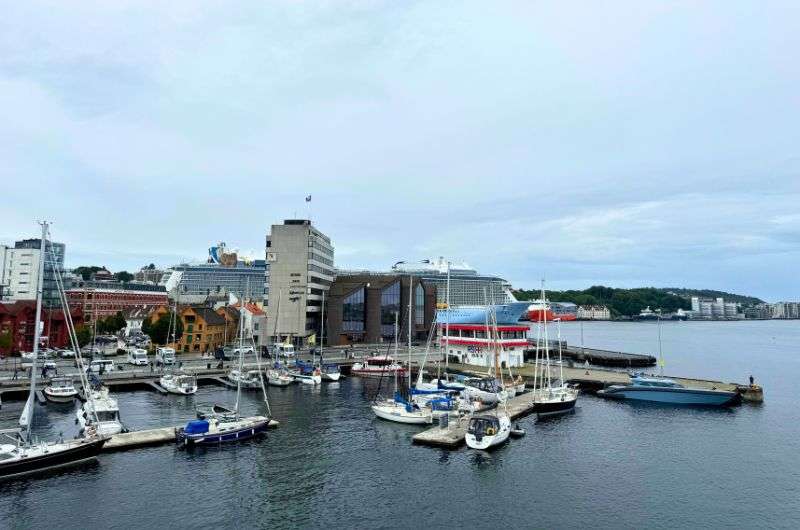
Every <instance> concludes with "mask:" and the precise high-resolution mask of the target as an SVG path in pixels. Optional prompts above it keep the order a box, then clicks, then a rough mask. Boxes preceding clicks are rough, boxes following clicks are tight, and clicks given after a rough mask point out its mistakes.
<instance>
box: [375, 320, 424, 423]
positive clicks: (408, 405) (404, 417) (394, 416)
mask: <svg viewBox="0 0 800 530" xmlns="http://www.w3.org/2000/svg"><path fill="white" fill-rule="evenodd" d="M398 318H399V315H398V313H395V321H394V354H395V357H396V356H397V322H398ZM409 325H410V323H409ZM387 353H388V352H387ZM371 408H372V412H373V413H374V414H375V416H377V417H378V418H381V419H384V420H388V421H393V422H395V423H409V424H416V425H423V424H427V423H433V414H432V413H431V411H430V410H426V409H424V408H422V407H420V406H419V405H417V404H416V403H414V402H413V401H408V400H406V399H405V398H403V397H402V396H401V395H400V392H399V390H398V388H397V372H396V371H395V372H394V397H393V398H391V399H382V400H376V401H375V402H374V403H373V404H372V406H371Z"/></svg>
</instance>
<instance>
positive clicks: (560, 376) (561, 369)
mask: <svg viewBox="0 0 800 530" xmlns="http://www.w3.org/2000/svg"><path fill="white" fill-rule="evenodd" d="M556 322H558V328H557V329H558V380H559V381H560V382H561V386H562V387H563V386H564V363H563V360H562V359H561V318H560V317H559V318H557V319H556Z"/></svg>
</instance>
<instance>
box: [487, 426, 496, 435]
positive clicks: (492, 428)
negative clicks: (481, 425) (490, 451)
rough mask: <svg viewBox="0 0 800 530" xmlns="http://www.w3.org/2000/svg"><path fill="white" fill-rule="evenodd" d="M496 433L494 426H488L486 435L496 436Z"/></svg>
mask: <svg viewBox="0 0 800 530" xmlns="http://www.w3.org/2000/svg"><path fill="white" fill-rule="evenodd" d="M495 434H497V431H495V430H494V427H487V428H486V436H494V435H495Z"/></svg>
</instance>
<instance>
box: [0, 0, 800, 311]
mask: <svg viewBox="0 0 800 530" xmlns="http://www.w3.org/2000/svg"><path fill="white" fill-rule="evenodd" d="M201 4H202V6H201V7H199V6H198V4H197V3H196V2H191V3H190V2H182V1H176V2H170V3H168V4H165V5H153V6H149V7H148V10H147V12H144V11H141V12H140V11H136V10H134V9H132V8H123V7H121V6H120V5H116V4H107V3H102V2H97V3H93V2H87V3H81V4H77V5H76V4H70V5H67V4H64V5H61V4H55V5H51V4H47V5H46V6H44V5H42V6H38V5H37V2H36V1H33V2H26V3H18V4H12V5H9V6H6V9H5V12H4V16H3V18H2V20H0V35H3V36H4V37H3V38H2V39H0V101H3V107H4V112H3V114H4V117H3V120H0V137H2V138H3V141H2V142H0V157H2V160H3V164H2V165H0V181H2V182H3V187H2V189H1V190H0V193H1V194H2V204H1V205H0V221H1V222H0V239H2V241H3V242H11V243H13V241H14V240H16V239H21V238H25V237H35V236H36V232H37V227H36V223H35V222H36V219H43V218H44V219H48V220H50V221H53V223H54V224H53V227H52V232H53V235H54V238H55V239H56V240H57V241H61V242H64V243H65V244H66V245H67V249H66V263H67V265H68V266H78V265H106V266H108V267H110V268H112V269H113V270H122V269H125V270H128V271H134V270H136V269H138V267H140V266H142V265H144V264H147V263H150V262H153V263H156V264H158V265H159V266H169V265H173V264H176V263H178V262H180V261H183V260H186V259H203V258H204V253H205V250H206V249H207V248H208V247H209V246H210V245H212V244H214V243H216V242H217V241H226V242H227V243H228V244H229V245H230V246H231V247H238V248H241V249H245V250H247V251H248V252H250V251H254V252H263V247H264V237H265V235H266V233H267V231H268V229H269V226H270V225H271V224H273V223H278V222H281V221H282V220H283V219H288V218H293V217H300V218H304V217H308V216H310V217H311V219H312V220H313V222H314V223H316V224H317V225H318V226H319V227H320V229H321V230H323V231H324V232H325V233H326V234H328V235H330V236H331V238H332V239H333V242H334V244H335V246H336V265H337V266H339V267H343V268H378V269H385V268H388V267H390V266H391V265H392V263H394V262H395V261H398V260H404V259H405V260H412V259H425V258H430V257H437V256H446V257H448V258H452V259H456V260H464V261H466V262H468V263H469V264H470V265H472V266H474V267H475V268H477V269H478V270H480V271H482V272H486V273H491V274H497V275H499V276H503V277H504V278H506V279H508V280H509V281H511V282H512V283H513V285H514V286H515V287H520V288H535V287H536V286H538V284H539V280H540V278H542V277H544V278H546V280H547V285H548V287H549V288H552V289H567V288H585V287H588V286H590V285H609V286H615V287H640V286H658V287H662V286H672V287H690V288H708V289H717V290H722V291H729V292H734V293H739V294H746V295H752V296H757V297H760V298H762V299H765V300H768V301H778V300H798V299H800V282H798V281H797V278H796V272H795V271H796V266H795V264H796V263H798V260H799V259H800V246H799V245H800V212H799V211H798V206H797V205H798V204H800V152H799V151H798V146H797V138H799V137H800V100H798V93H797V87H798V86H800V64H798V61H797V60H796V57H795V55H796V50H797V49H800V34H798V32H797V31H796V28H795V21H796V20H798V17H799V16H800V5H798V4H797V3H796V2H788V1H787V2H770V3H769V4H756V3H752V2H721V1H710V2H704V3H702V4H672V3H659V4H647V3H645V4H643V3H640V2H634V1H619V2H613V3H603V4H602V5H601V4H592V3H588V4H581V5H580V6H579V7H580V8H578V6H576V5H575V4H564V3H551V4H547V3H545V4H539V3H516V2H509V3H506V2H501V3H499V4H497V5H496V6H493V8H492V9H490V10H489V9H487V8H486V4H485V3H481V2H458V3H410V4H408V3H402V4H398V3H393V2H383V1H376V2H363V3H339V2H336V3H323V4H321V5H320V4H316V3H306V2H281V1H279V2H274V3H269V4H250V3H238V2H232V3H226V4H224V5H215V4H213V3H208V4H206V3H203V2H201ZM154 21H155V22H154ZM308 195H311V196H312V200H311V202H310V203H307V202H306V201H305V197H307V196H308Z"/></svg>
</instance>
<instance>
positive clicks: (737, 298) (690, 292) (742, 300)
mask: <svg viewBox="0 0 800 530" xmlns="http://www.w3.org/2000/svg"><path fill="white" fill-rule="evenodd" d="M662 290H663V291H666V292H668V293H674V294H677V295H678V296H683V297H685V298H691V297H693V296H699V297H700V298H724V299H725V301H726V302H736V303H737V304H742V305H744V306H751V305H756V304H763V303H764V301H763V300H761V299H760V298H756V297H755V296H744V295H741V294H733V293H726V292H725V291H714V290H713V289H683V288H678V287H664V288H663V289H662Z"/></svg>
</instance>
